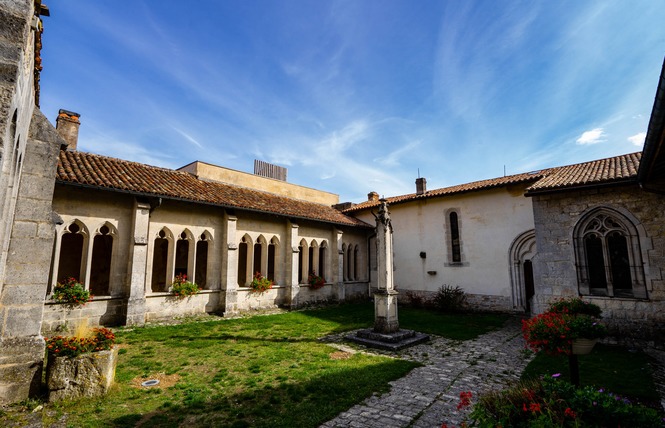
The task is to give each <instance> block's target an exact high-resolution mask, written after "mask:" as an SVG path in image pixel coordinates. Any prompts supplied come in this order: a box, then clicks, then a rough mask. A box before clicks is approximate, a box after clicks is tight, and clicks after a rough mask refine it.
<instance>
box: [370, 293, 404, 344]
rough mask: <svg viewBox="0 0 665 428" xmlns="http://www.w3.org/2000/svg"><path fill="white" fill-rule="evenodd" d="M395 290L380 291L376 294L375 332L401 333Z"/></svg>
mask: <svg viewBox="0 0 665 428" xmlns="http://www.w3.org/2000/svg"><path fill="white" fill-rule="evenodd" d="M398 294H399V293H398V292H397V291H395V290H390V291H386V290H379V291H377V292H376V293H374V331H376V332H377V333H384V334H389V333H395V332H397V331H399V320H398V318H397V295H398Z"/></svg>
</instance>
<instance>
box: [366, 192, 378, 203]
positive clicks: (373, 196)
mask: <svg viewBox="0 0 665 428" xmlns="http://www.w3.org/2000/svg"><path fill="white" fill-rule="evenodd" d="M367 200H368V201H370V202H379V194H378V193H376V192H369V193H368V194H367Z"/></svg>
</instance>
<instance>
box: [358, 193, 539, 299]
mask: <svg viewBox="0 0 665 428" xmlns="http://www.w3.org/2000/svg"><path fill="white" fill-rule="evenodd" d="M523 193H524V187H522V186H516V187H511V188H510V189H507V188H505V187H504V188H498V189H490V190H485V191H478V192H470V193H464V194H458V195H451V196H445V197H439V198H429V199H423V200H419V201H414V202H408V203H403V204H396V205H392V206H389V210H390V214H391V219H392V225H393V241H394V257H395V259H394V264H395V284H396V286H397V289H398V290H401V291H407V290H411V291H421V292H436V291H437V290H438V288H439V287H441V286H442V285H444V284H447V285H451V286H460V287H462V288H463V289H464V290H465V291H466V292H467V293H469V294H476V295H488V296H499V297H501V298H506V299H510V297H511V282H510V266H509V263H508V254H509V250H510V245H511V243H512V242H513V241H514V239H515V238H516V237H517V236H518V235H519V234H521V233H523V232H524V231H526V230H528V229H532V228H533V227H534V226H533V224H534V223H533V211H532V207H531V200H530V198H526V197H524V196H523ZM451 210H454V211H456V212H457V214H458V218H459V231H460V241H461V254H462V260H461V263H452V261H451V257H450V245H449V240H448V239H447V236H448V234H449V229H448V228H449V220H448V218H449V217H448V214H449V213H450V211H451ZM357 217H358V218H360V219H361V220H364V221H366V222H368V223H372V222H373V221H374V218H373V216H372V214H371V213H370V212H369V211H365V212H362V213H360V214H358V215H357ZM421 253H424V254H423V256H424V257H423V256H421Z"/></svg>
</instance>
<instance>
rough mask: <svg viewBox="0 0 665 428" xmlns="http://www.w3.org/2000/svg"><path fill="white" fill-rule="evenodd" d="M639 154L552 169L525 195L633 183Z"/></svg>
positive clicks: (638, 164)
mask: <svg viewBox="0 0 665 428" xmlns="http://www.w3.org/2000/svg"><path fill="white" fill-rule="evenodd" d="M640 158H641V153H639V152H638V153H629V154H627V155H621V156H615V157H612V158H607V159H599V160H595V161H591V162H584V163H578V164H575V165H567V166H561V167H558V168H552V169H551V170H550V171H549V173H548V174H547V175H546V176H545V177H543V178H542V179H540V180H538V181H537V182H536V183H534V184H533V185H532V186H530V187H529V188H528V189H527V194H533V193H540V192H550V191H555V190H562V189H569V188H574V187H582V186H584V187H586V186H590V185H602V184H611V183H616V182H624V181H634V180H636V179H637V170H638V169H639V166H640Z"/></svg>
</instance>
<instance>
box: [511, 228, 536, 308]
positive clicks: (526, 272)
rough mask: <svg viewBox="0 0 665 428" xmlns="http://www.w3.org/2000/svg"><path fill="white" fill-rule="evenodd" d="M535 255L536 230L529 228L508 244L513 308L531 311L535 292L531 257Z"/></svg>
mask: <svg viewBox="0 0 665 428" xmlns="http://www.w3.org/2000/svg"><path fill="white" fill-rule="evenodd" d="M535 255H536V232H535V230H533V229H531V230H528V231H526V232H524V233H522V234H520V235H518V236H517V238H515V240H514V241H513V243H512V244H511V246H510V260H509V262H510V281H511V291H512V299H513V308H514V309H517V310H521V311H524V312H526V313H530V312H531V307H532V305H531V301H532V298H533V296H534V294H535V281H534V278H533V262H532V260H533V258H534V257H535Z"/></svg>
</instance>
